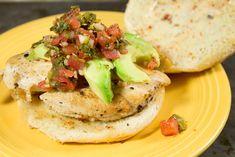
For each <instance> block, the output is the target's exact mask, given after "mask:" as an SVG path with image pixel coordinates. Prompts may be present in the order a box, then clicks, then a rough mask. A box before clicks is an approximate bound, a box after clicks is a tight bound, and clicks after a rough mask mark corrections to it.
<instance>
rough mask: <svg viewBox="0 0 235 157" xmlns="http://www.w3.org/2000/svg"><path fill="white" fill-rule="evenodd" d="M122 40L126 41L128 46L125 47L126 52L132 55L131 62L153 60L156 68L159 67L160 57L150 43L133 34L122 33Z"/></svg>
mask: <svg viewBox="0 0 235 157" xmlns="http://www.w3.org/2000/svg"><path fill="white" fill-rule="evenodd" d="M124 39H126V40H127V41H128V42H129V43H130V45H128V46H127V49H128V52H129V53H131V54H132V59H133V62H136V63H137V64H138V63H141V62H149V61H150V60H151V59H152V58H154V59H155V60H156V62H157V64H158V65H157V66H160V57H159V54H158V52H157V50H156V49H155V48H154V47H153V46H152V44H151V43H149V42H147V41H145V40H143V39H141V38H139V37H137V36H136V35H135V34H131V33H124Z"/></svg>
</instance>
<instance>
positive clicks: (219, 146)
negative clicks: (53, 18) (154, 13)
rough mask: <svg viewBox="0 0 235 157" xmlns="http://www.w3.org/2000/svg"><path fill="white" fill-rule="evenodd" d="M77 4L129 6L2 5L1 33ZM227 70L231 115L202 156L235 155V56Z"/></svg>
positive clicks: (118, 4)
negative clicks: (230, 94)
mask: <svg viewBox="0 0 235 157" xmlns="http://www.w3.org/2000/svg"><path fill="white" fill-rule="evenodd" d="M77 4H78V5H80V6H81V8H82V9H83V10H112V11H124V10H125V7H126V2H125V1H123V0H122V1H121V0H120V1H118V0H114V1H112V2H85V1H82V2H79V1H78V2H34V3H32V2H24V3H22V2H21V3H20V2H14V3H2V2H0V33H3V32H4V31H7V30H8V29H10V28H13V27H15V26H17V25H19V24H22V23H25V22H28V21H30V20H33V19H37V18H41V17H45V16H48V15H53V14H58V13H62V12H65V11H66V10H67V9H68V8H69V7H70V6H71V5H77ZM223 67H224V69H225V71H226V73H227V75H228V78H229V81H230V85H231V90H232V106H231V112H230V116H229V119H228V121H227V124H226V126H225V128H224V129H223V131H222V133H221V134H220V136H219V137H218V138H217V139H216V141H215V142H214V143H213V144H212V145H211V146H210V147H209V148H208V149H207V150H206V151H205V152H204V153H203V154H202V155H201V156H202V157H212V156H213V157H234V156H235V151H234V149H235V106H234V105H235V104H234V103H235V56H232V57H230V58H229V59H228V60H226V61H225V62H224V63H223ZM182 156H183V155H182Z"/></svg>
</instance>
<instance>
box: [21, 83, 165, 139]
mask: <svg viewBox="0 0 235 157" xmlns="http://www.w3.org/2000/svg"><path fill="white" fill-rule="evenodd" d="M164 94H165V90H164V87H162V88H160V89H159V90H158V91H157V93H156V95H155V99H154V100H153V101H151V102H149V104H148V106H147V107H145V108H144V109H143V110H142V111H141V112H139V113H136V114H135V115H133V116H130V117H126V118H123V119H120V120H117V121H113V122H97V121H95V122H84V121H80V120H77V119H74V118H69V117H65V116H61V115H59V114H57V113H55V112H53V111H52V110H50V109H49V107H48V106H47V105H45V104H44V103H43V102H42V101H39V100H35V101H33V103H27V102H25V101H23V100H19V101H18V104H19V107H20V108H21V109H22V110H23V111H24V112H25V114H26V119H27V121H28V123H29V125H30V126H31V127H33V128H37V129H39V130H40V131H41V132H43V133H45V134H46V135H48V136H49V137H51V138H52V139H55V140H57V141H59V142H62V143H64V142H77V143H104V142H115V141H122V140H125V139H127V138H130V137H132V136H134V135H135V134H137V133H138V132H139V131H141V130H142V129H144V128H145V127H146V126H147V125H149V124H150V123H151V122H152V121H153V119H154V118H155V116H156V115H157V113H158V111H159V109H160V106H161V104H162V101H163V97H164Z"/></svg>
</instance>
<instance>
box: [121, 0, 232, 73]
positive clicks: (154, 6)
mask: <svg viewBox="0 0 235 157" xmlns="http://www.w3.org/2000/svg"><path fill="white" fill-rule="evenodd" d="M125 25H126V29H127V31H129V32H132V33H136V34H138V35H140V36H141V37H143V38H144V39H146V40H147V41H150V42H152V43H153V45H154V46H155V47H156V48H157V50H158V52H159V53H160V55H161V58H162V59H161V68H162V69H163V71H165V72H169V73H175V72H193V71H202V70H204V69H206V68H209V67H211V66H213V65H214V64H216V63H219V62H221V61H223V60H224V59H225V58H226V57H228V56H229V55H231V54H233V53H234V52H235V29H234V28H235V1H234V0H230V1H227V0H220V1H217V0H203V1H202V0H192V1H183V0H176V1H172V0H148V1H143V0H130V1H129V3H128V5H127V9H126V12H125Z"/></svg>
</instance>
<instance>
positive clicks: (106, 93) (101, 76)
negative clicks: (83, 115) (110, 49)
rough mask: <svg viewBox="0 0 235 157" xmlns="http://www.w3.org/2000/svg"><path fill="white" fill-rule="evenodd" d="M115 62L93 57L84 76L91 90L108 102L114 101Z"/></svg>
mask: <svg viewBox="0 0 235 157" xmlns="http://www.w3.org/2000/svg"><path fill="white" fill-rule="evenodd" d="M113 68H114V67H113V64H112V63H111V62H110V61H108V60H105V59H93V60H91V61H89V62H87V66H86V68H85V69H84V76H85V78H86V80H87V82H88V84H89V85H90V88H91V90H92V91H93V92H94V93H95V94H96V95H97V96H98V97H99V98H100V99H101V100H102V101H103V102H105V103H106V104H109V103H111V102H112V99H113V91H112V88H111V71H110V70H111V69H113Z"/></svg>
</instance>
